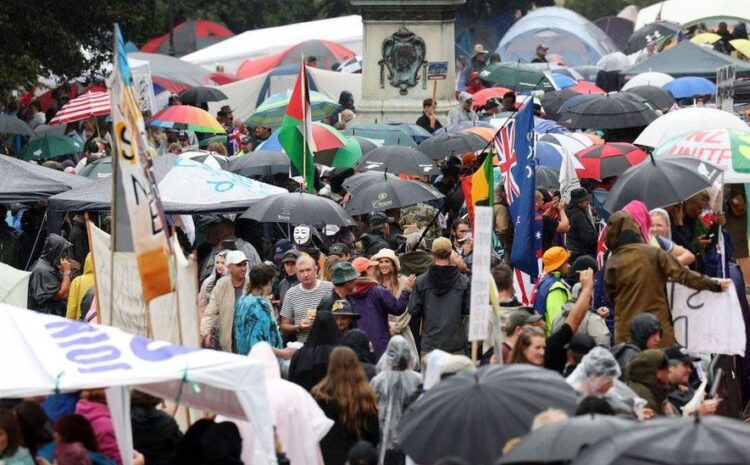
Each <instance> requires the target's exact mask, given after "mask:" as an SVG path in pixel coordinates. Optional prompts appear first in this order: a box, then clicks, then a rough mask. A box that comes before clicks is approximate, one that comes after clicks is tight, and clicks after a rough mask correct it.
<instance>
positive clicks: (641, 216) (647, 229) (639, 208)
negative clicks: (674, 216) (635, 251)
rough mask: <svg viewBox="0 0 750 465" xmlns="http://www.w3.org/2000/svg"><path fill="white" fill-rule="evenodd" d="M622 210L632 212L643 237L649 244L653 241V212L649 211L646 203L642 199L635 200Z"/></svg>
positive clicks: (631, 214)
mask: <svg viewBox="0 0 750 465" xmlns="http://www.w3.org/2000/svg"><path fill="white" fill-rule="evenodd" d="M622 211H624V212H627V213H630V216H632V217H633V220H634V221H635V224H636V225H637V226H638V229H640V230H641V238H643V240H644V242H645V243H646V244H648V243H649V242H651V213H649V211H648V208H647V207H646V204H645V203H643V202H641V201H640V200H633V201H632V202H630V203H628V204H627V205H625V206H624V207H622Z"/></svg>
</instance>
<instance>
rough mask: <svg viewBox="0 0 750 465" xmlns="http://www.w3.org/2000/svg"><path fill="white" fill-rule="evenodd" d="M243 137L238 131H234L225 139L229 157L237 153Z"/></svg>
mask: <svg viewBox="0 0 750 465" xmlns="http://www.w3.org/2000/svg"><path fill="white" fill-rule="evenodd" d="M243 135H244V134H242V133H241V132H240V131H239V130H238V129H234V130H233V131H232V132H231V133H230V134H229V136H228V137H227V152H229V155H230V156H231V155H234V154H236V153H239V151H240V147H241V144H240V141H241V140H242V136H243Z"/></svg>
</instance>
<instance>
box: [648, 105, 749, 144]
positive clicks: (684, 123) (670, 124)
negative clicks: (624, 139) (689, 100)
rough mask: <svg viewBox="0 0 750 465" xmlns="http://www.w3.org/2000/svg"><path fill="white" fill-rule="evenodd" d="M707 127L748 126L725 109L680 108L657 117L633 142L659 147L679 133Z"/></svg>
mask: <svg viewBox="0 0 750 465" xmlns="http://www.w3.org/2000/svg"><path fill="white" fill-rule="evenodd" d="M709 129H740V130H747V129H748V127H747V125H746V124H745V122H744V121H742V120H741V119H739V118H738V117H736V116H734V115H733V114H731V113H729V112H726V111H721V110H717V109H715V108H706V107H690V108H682V109H680V110H675V111H670V112H669V113H667V114H665V115H663V116H660V117H659V118H657V119H656V120H655V121H654V122H653V123H651V124H649V125H648V126H646V129H644V130H643V132H642V133H641V135H639V136H638V138H637V139H636V140H635V141H634V142H633V143H634V144H636V145H643V146H646V147H659V146H660V145H662V144H663V143H665V142H667V141H668V140H669V139H671V138H673V137H675V136H679V135H680V134H684V133H686V132H691V131H700V130H709Z"/></svg>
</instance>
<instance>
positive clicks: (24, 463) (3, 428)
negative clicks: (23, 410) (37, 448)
mask: <svg viewBox="0 0 750 465" xmlns="http://www.w3.org/2000/svg"><path fill="white" fill-rule="evenodd" d="M0 463H2V464H4V465H34V459H33V458H31V454H29V450H28V449H26V448H25V447H23V437H22V436H21V426H20V425H19V424H18V419H17V418H16V416H15V415H13V412H12V411H10V410H8V409H5V408H3V409H0Z"/></svg>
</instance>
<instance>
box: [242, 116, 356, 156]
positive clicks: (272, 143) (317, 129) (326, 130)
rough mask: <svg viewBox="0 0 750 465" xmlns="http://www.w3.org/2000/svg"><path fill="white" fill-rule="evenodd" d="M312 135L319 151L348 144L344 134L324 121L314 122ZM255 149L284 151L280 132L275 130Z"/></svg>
mask: <svg viewBox="0 0 750 465" xmlns="http://www.w3.org/2000/svg"><path fill="white" fill-rule="evenodd" d="M312 137H313V141H314V142H315V147H316V148H317V149H318V151H324V150H331V149H338V148H341V147H343V146H344V145H346V140H345V139H344V136H343V135H342V134H341V133H340V132H339V131H338V130H337V129H336V128H334V127H333V126H329V125H327V124H323V123H315V122H314V123H313V124H312ZM255 150H270V151H271V152H281V151H283V150H284V149H283V147H281V143H280V142H279V132H278V131H274V132H273V133H271V136H270V137H269V138H268V139H266V140H264V141H263V142H261V143H260V144H259V145H258V146H257V147H255Z"/></svg>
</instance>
